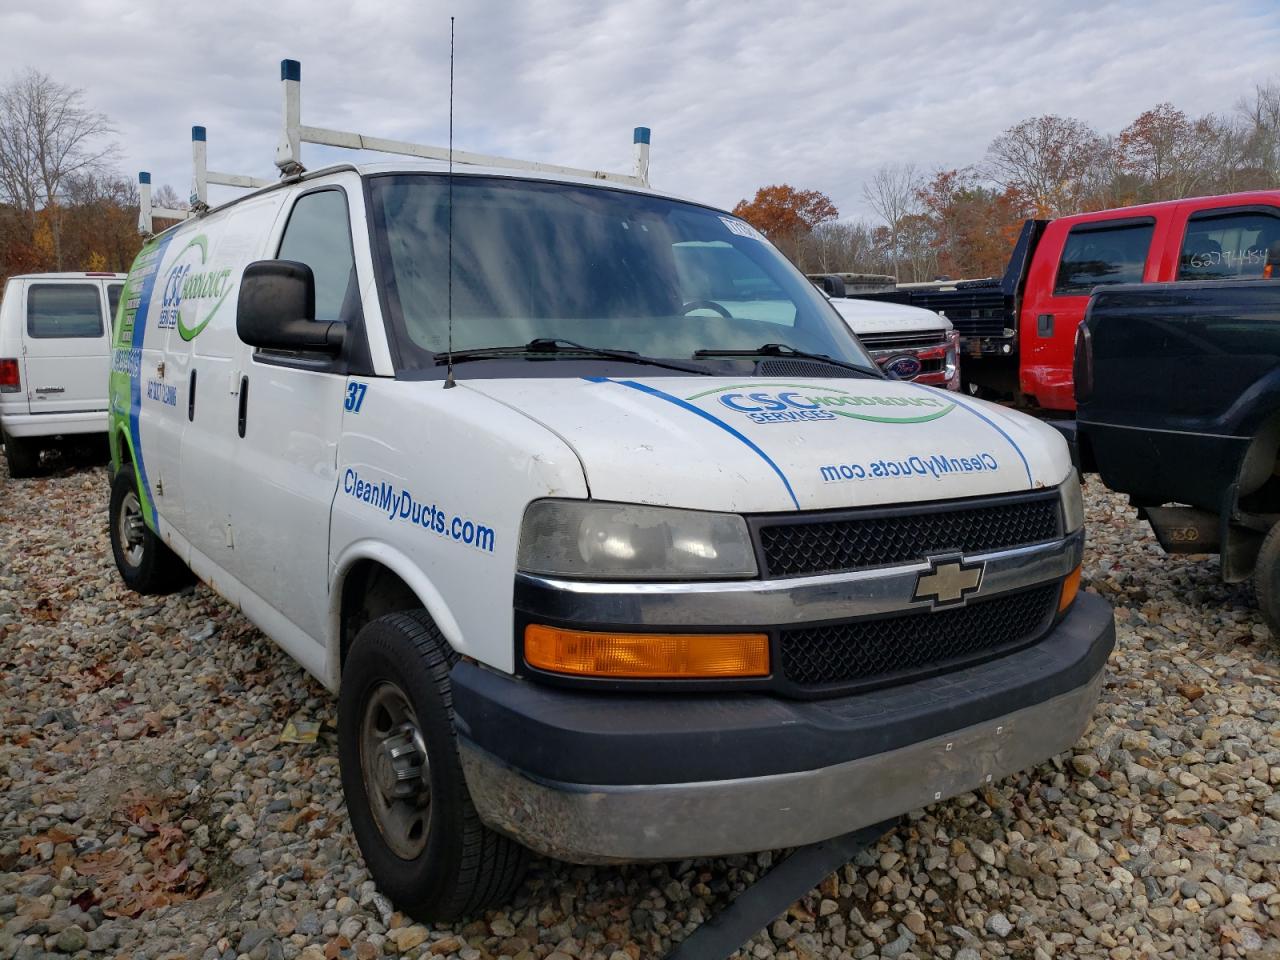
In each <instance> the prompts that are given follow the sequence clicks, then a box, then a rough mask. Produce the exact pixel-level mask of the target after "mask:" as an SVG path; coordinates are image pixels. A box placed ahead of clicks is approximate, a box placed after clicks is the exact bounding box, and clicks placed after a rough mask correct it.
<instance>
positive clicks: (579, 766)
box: [452, 594, 1115, 863]
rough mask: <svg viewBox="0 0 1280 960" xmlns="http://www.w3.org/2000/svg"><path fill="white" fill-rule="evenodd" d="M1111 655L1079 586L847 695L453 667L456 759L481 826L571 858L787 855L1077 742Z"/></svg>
mask: <svg viewBox="0 0 1280 960" xmlns="http://www.w3.org/2000/svg"><path fill="white" fill-rule="evenodd" d="M1114 645H1115V626H1114V622H1113V620H1112V615H1111V608H1110V606H1109V605H1108V604H1107V603H1106V602H1105V601H1104V600H1102V599H1101V598H1099V597H1097V596H1094V595H1091V594H1081V595H1080V597H1079V598H1078V599H1077V600H1076V602H1075V604H1074V605H1073V606H1072V608H1071V610H1070V611H1069V613H1068V614H1067V616H1066V617H1064V618H1063V619H1062V620H1061V621H1060V622H1059V623H1058V625H1057V626H1056V627H1055V628H1054V629H1053V630H1052V631H1050V632H1049V633H1048V634H1047V635H1045V636H1044V637H1043V638H1042V639H1041V640H1039V641H1038V642H1036V643H1035V644H1034V645H1032V646H1030V647H1027V648H1024V649H1022V650H1019V651H1017V652H1015V653H1012V654H1009V655H1007V656H1004V657H1000V658H998V659H995V660H991V661H988V662H986V663H981V664H977V665H974V666H970V667H966V668H963V669H960V670H956V671H953V672H950V673H945V674H941V675H938V676H934V677H928V678H925V679H921V680H918V681H915V682H911V683H905V684H900V685H898V686H893V687H888V688H884V689H879V690H872V691H869V692H864V693H859V694H856V695H853V696H847V697H836V698H831V699H824V700H810V701H798V700H786V699H783V698H781V697H777V696H773V695H769V694H766V693H726V694H711V693H703V694H680V693H672V694H653V693H650V694H633V693H626V694H622V693H618V692H616V691H614V692H602V693H597V692H583V691H580V690H570V689H561V688H556V687H552V686H548V685H545V684H542V683H534V682H529V681H526V680H520V679H516V678H512V677H510V676H506V675H502V674H498V673H495V672H493V671H490V670H486V669H484V668H482V667H480V666H478V665H476V664H474V663H469V662H460V663H459V664H457V665H456V666H455V667H454V669H453V673H452V679H453V702H454V709H455V712H456V723H457V731H458V743H459V750H460V753H461V757H462V766H463V770H464V772H465V775H466V780H467V786H468V789H469V791H470V793H471V797H472V800H473V802H474V803H475V806H476V809H477V811H478V812H479V814H480V817H481V819H483V820H484V822H485V823H487V824H488V825H489V826H490V827H492V828H494V829H496V830H498V831H500V832H502V833H505V834H507V835H509V836H511V837H513V838H515V839H516V840H518V841H520V842H521V843H523V844H525V845H526V846H528V847H530V848H532V849H534V850H537V851H538V852H540V853H543V854H546V855H549V856H552V857H556V858H558V859H562V860H569V861H573V862H580V863H599V862H616V861H636V860H670V859H682V858H686V857H695V856H719V855H727V854H733V853H745V852H750V851H755V850H767V849H776V848H779V847H790V846H798V845H801V844H806V843H812V842H815V841H818V840H823V839H826V838H829V837H833V836H837V835H839V834H842V833H846V832H848V831H850V830H854V829H857V828H859V827H863V826H867V825H870V824H873V823H878V822H880V821H883V820H886V819H889V818H892V817H895V816H899V815H901V814H903V813H906V812H908V811H910V810H914V809H917V808H919V807H923V806H926V805H928V804H930V803H935V802H937V801H940V800H945V799H947V798H948V797H952V796H955V795H957V794H960V793H963V792H965V791H967V790H972V789H974V788H975V787H979V786H981V785H982V784H984V783H990V782H992V781H994V780H998V779H1001V778H1003V777H1005V776H1008V775H1009V774H1012V773H1015V772H1017V771H1019V770H1023V769H1025V768H1027V767H1030V766H1033V765H1035V764H1036V763H1039V762H1041V761H1043V760H1045V759H1047V758H1049V757H1052V756H1053V755H1055V754H1057V753H1060V752H1061V751H1063V750H1066V749H1068V748H1069V747H1070V746H1071V745H1072V744H1074V743H1075V742H1076V740H1077V739H1079V737H1080V735H1081V733H1083V732H1084V729H1085V727H1086V726H1087V725H1088V723H1089V719H1090V717H1091V716H1092V714H1093V710H1094V707H1095V705H1096V704H1097V700H1098V695H1099V691H1100V688H1101V685H1102V679H1103V670H1104V667H1105V664H1106V660H1107V657H1108V656H1109V655H1110V652H1111V649H1112V647H1113V646H1114Z"/></svg>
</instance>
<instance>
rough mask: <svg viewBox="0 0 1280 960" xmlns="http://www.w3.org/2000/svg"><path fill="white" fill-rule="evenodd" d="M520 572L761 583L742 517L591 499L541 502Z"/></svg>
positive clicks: (525, 538) (525, 533) (526, 530)
mask: <svg viewBox="0 0 1280 960" xmlns="http://www.w3.org/2000/svg"><path fill="white" fill-rule="evenodd" d="M519 566H520V570H522V571H523V572H525V573H537V574H545V575H548V576H558V577H591V578H593V579H605V580H689V579H726V578H731V577H754V576H755V575H756V559H755V553H754V552H753V551H752V549H751V537H750V535H749V534H748V533H747V522H746V521H745V520H743V519H742V517H740V516H738V515H737V514H732V513H706V512H704V511H701V510H676V509H673V508H670V507H646V506H640V505H638V504H628V503H599V502H595V501H590V500H539V501H537V502H535V503H533V504H530V506H529V509H528V510H526V511H525V515H524V526H523V528H522V529H521V531H520V556H519Z"/></svg>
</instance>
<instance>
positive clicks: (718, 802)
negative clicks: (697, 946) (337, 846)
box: [459, 670, 1103, 863]
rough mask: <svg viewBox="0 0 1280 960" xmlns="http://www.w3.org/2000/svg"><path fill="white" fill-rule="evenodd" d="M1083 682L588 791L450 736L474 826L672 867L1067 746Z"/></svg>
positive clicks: (798, 840) (822, 825) (901, 807)
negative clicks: (932, 729)
mask: <svg viewBox="0 0 1280 960" xmlns="http://www.w3.org/2000/svg"><path fill="white" fill-rule="evenodd" d="M1102 680H1103V671H1101V670H1100V671H1099V672H1098V673H1097V674H1095V675H1094V676H1093V677H1092V678H1091V679H1090V680H1089V681H1088V682H1087V683H1085V684H1083V685H1082V686H1080V687H1078V688H1076V689H1075V690H1072V691H1070V692H1068V693H1065V694H1062V695H1061V696H1058V697H1055V698H1053V699H1051V700H1048V701H1046V702H1044V703H1040V704H1036V705H1035V706H1031V707H1027V708H1024V709H1022V710H1017V711H1014V712H1012V713H1009V714H1006V715H1005V716H1003V717H998V718H995V719H993V720H990V721H987V722H985V723H980V724H975V725H974V726H971V727H966V728H963V729H961V730H957V731H955V732H954V733H952V734H948V735H946V736H941V737H936V738H934V739H931V740H925V741H922V742H920V743H916V744H911V745H910V746H906V747H902V748H900V749H897V750H892V751H888V752H886V753H880V754H876V755H874V756H870V757H863V758H860V759H857V760H851V761H848V762H845V763H840V764H836V765H834V766H830V767H824V768H822V769H818V770H807V771H802V772H799V773H787V774H778V775H774V776H765V777H753V778H744V779H737V780H716V781H707V782H702V783H676V784H652V785H648V784H645V785H635V786H589V785H580V784H564V783H553V782H547V781H540V780H533V779H531V778H529V777H527V776H526V775H524V774H523V773H521V772H520V771H518V770H514V769H512V768H511V767H509V766H506V765H505V764H503V763H502V762H501V761H499V760H497V759H496V758H494V757H493V756H492V755H491V754H489V753H487V752H485V751H483V750H481V749H480V748H479V747H477V746H476V745H475V744H473V743H471V742H470V741H469V740H467V739H465V738H464V737H462V736H459V749H460V752H461V756H462V768H463V771H464V773H465V775H466V779H467V788H468V789H469V791H470V793H471V799H472V801H473V802H474V803H475V806H476V810H477V811H479V813H480V817H481V819H482V820H483V821H484V822H485V823H486V824H488V825H489V826H490V827H492V828H493V829H495V830H499V831H501V832H502V833H505V834H507V835H508V836H511V837H514V838H515V839H516V840H518V841H519V842H520V843H522V844H524V845H525V846H527V847H530V848H532V849H533V850H536V851H538V852H540V853H543V854H546V855H547V856H551V857H555V858H557V859H561V860H568V861H571V862H577V863H608V862H627V861H637V860H678V859H683V858H686V857H700V856H724V855H728V854H734V853H748V852H751V851H756V850H771V849H777V848H779V847H794V846H800V845H801V844H806V843H813V842H815V841H818V840H824V839H826V838H828V837H833V836H837V835H838V834H841V833H845V832H847V831H849V830H855V829H857V828H859V827H863V826H867V825H869V824H873V823H879V822H880V821H882V820H887V819H889V818H891V817H896V816H899V815H901V814H903V813H905V812H906V811H909V810H915V809H918V808H920V807H924V806H927V805H928V804H931V803H936V802H938V801H940V800H946V799H947V798H949V797H954V796H956V795H958V794H961V793H964V792H966V791H968V790H972V789H975V788H976V787H980V786H982V785H983V784H984V783H991V782H992V781H994V780H999V779H1001V778H1003V777H1006V776H1008V775H1010V774H1012V773H1015V772H1017V771H1019V770H1024V769H1026V768H1027V767H1030V766H1032V765H1034V764H1037V763H1040V762H1041V761H1043V760H1045V759H1046V758H1048V757H1051V756H1054V755H1055V754H1058V753H1060V752H1062V751H1063V750H1066V749H1067V748H1069V747H1070V746H1071V745H1072V744H1074V743H1075V742H1076V741H1077V740H1078V739H1079V738H1080V735H1081V734H1082V733H1083V732H1084V730H1085V727H1087V726H1088V723H1089V719H1090V717H1091V716H1092V714H1093V710H1094V707H1095V705H1096V704H1097V702H1098V694H1099V691H1100V689H1101V686H1102Z"/></svg>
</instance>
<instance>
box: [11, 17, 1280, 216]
mask: <svg viewBox="0 0 1280 960" xmlns="http://www.w3.org/2000/svg"><path fill="white" fill-rule="evenodd" d="M451 13H453V14H455V15H456V16H457V84H456V99H455V137H454V144H455V146H456V147H458V148H459V149H469V150H476V151H482V152H488V153H500V154H504V155H514V156H519V157H522V158H527V159H537V160H545V161H550V162H559V163H568V164H573V165H578V166H590V167H604V168H611V169H618V170H628V169H629V168H630V164H631V130H632V127H634V126H637V125H647V126H650V127H652V129H653V158H652V167H651V174H652V181H653V183H654V185H655V186H657V187H660V188H663V189H668V190H671V191H673V192H676V193H679V194H682V195H686V196H690V197H694V198H696V199H699V200H702V201H706V202H710V203H713V204H716V205H720V206H725V207H731V206H732V205H733V204H734V203H735V202H736V201H738V200H739V199H741V198H743V197H747V196H750V195H751V194H753V193H754V191H755V190H756V188H757V187H760V186H762V185H765V184H769V183H777V182H787V183H791V184H793V185H795V186H798V187H803V188H813V189H818V190H821V191H823V192H825V193H827V194H828V195H829V196H830V197H831V198H832V199H833V200H834V201H835V202H836V204H837V206H838V207H839V208H840V210H841V213H842V215H844V216H859V215H866V214H867V213H868V211H867V210H866V207H865V204H864V202H863V200H862V183H863V181H864V180H865V179H867V178H868V176H869V174H870V173H871V172H872V171H874V169H875V168H876V167H877V166H879V165H881V164H884V163H889V162H898V161H913V162H915V163H916V164H917V165H918V166H919V167H921V168H922V169H924V170H926V171H928V170H933V169H935V168H940V167H953V166H963V165H965V164H969V163H972V162H975V161H977V160H979V159H980V158H981V157H982V155H983V153H984V151H985V149H986V145H987V143H988V142H990V140H991V138H992V137H993V136H995V135H996V134H997V133H999V132H1000V131H1001V130H1003V129H1005V128H1006V127H1008V126H1010V125H1011V124H1013V123H1015V122H1017V121H1018V120H1020V119H1022V118H1024V117H1028V116H1033V115H1037V114H1042V113H1058V114H1065V115H1070V116H1075V117H1079V118H1081V119H1084V120H1087V121H1088V122H1090V123H1092V124H1093V125H1094V126H1095V127H1097V128H1098V129H1100V130H1101V131H1103V132H1117V131H1119V129H1120V128H1122V127H1123V126H1124V125H1125V124H1127V123H1128V122H1129V121H1130V120H1132V119H1133V117H1134V116H1136V115H1137V114H1138V113H1139V112H1141V111H1142V110H1144V109H1146V108H1147V107H1150V106H1153V105H1155V104H1156V103H1159V102H1161V101H1164V100H1168V101H1171V102H1173V103H1174V104H1176V105H1177V106H1179V107H1181V108H1183V109H1184V110H1186V111H1187V112H1188V113H1192V114H1201V113H1206V112H1227V111H1230V110H1231V109H1232V107H1233V106H1234V104H1235V102H1236V100H1237V99H1238V98H1239V97H1240V96H1242V95H1244V94H1247V93H1248V92H1249V91H1250V90H1251V89H1252V87H1253V85H1254V83H1255V82H1258V81H1261V80H1265V79H1268V78H1278V79H1280V3H1277V2H1275V0H1259V2H1238V3H1212V2H1204V0H1200V2H1186V3H1183V2H1158V3H1155V4H1150V3H1142V4H1138V3H1134V2H1132V0H1128V2H1116V3H1102V2H1088V0H1075V2H1068V3H1048V2H1038V3H1010V2H1009V0H960V2H955V0H953V2H949V3H934V2H923V0H904V2H891V0H890V2H883V3H876V4H869V3H847V4H844V5H841V4H839V3H811V2H805V0H780V2H750V0H689V2H676V0H629V2H619V3H612V2H607V0H599V2H589V0H528V2H510V3H497V2H488V0H467V2H458V3H456V4H454V5H452V6H450V5H447V4H442V3H436V2H421V3H418V2H408V0H379V2H367V0H359V2H350V3H345V2H339V0H308V2H305V3H304V2H292V0H258V2H253V3H246V2H243V0H216V2H201V3H189V2H181V0H179V2H172V0H170V2H166V3H157V2H152V0H79V2H75V0H0V65H4V66H0V76H2V75H3V71H4V70H5V67H6V66H7V67H8V68H9V69H10V70H16V69H20V68H21V67H23V66H32V67H36V68H37V69H39V70H42V71H44V72H45V73H48V74H50V75H51V76H53V77H54V78H55V79H57V80H59V81H61V82H63V83H66V84H70V85H73V86H77V87H82V88H84V90H85V93H86V96H87V99H88V101H89V103H90V104H91V105H92V106H93V107H95V108H96V109H99V110H101V111H103V112H105V113H106V114H107V115H108V116H109V117H110V118H111V119H112V121H113V122H114V123H115V125H116V127H117V128H118V131H119V142H120V148H121V154H120V159H119V166H120V168H121V170H123V171H125V172H127V173H129V174H130V175H132V174H133V173H135V172H136V171H137V170H139V169H147V170H150V171H151V172H152V174H153V177H154V182H155V183H157V184H163V183H168V184H172V185H173V186H174V187H176V188H177V189H178V192H179V194H180V195H181V196H184V197H185V196H186V194H187V192H188V190H189V186H190V177H191V173H190V146H189V129H190V127H191V125H192V124H204V125H205V126H207V127H208V128H209V165H210V167H212V168H214V169H218V170H224V171H229V172H235V173H250V174H256V175H259V176H271V175H273V173H274V168H273V167H272V156H273V151H274V147H275V142H276V139H277V136H278V124H279V111H280V105H279V99H280V94H279V89H278V88H279V61H280V59H281V58H283V57H293V58H295V59H298V60H301V61H302V69H303V73H302V77H303V84H302V102H303V105H302V121H303V123H304V124H311V125H315V126H328V127H337V128H340V129H347V130H355V131H356V132H360V133H366V134H371V135H379V136H386V137H392V138H396V139H407V140H417V141H425V142H428V143H440V144H443V143H444V141H445V139H446V131H447V121H448V100H447V93H448V78H449V62H448V54H449V40H448V33H449V15H450V14H451ZM332 156H333V154H332V153H328V152H326V151H322V150H320V149H319V148H316V147H312V146H304V147H303V161H304V163H307V164H308V165H309V166H312V167H315V166H318V165H320V164H321V163H322V162H323V161H324V160H326V159H330V158H332ZM215 199H216V194H215Z"/></svg>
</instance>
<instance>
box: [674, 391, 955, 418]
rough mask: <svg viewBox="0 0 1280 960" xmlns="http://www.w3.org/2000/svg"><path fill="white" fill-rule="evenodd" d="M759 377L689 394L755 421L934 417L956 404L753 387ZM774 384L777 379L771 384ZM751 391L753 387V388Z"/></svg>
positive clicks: (922, 398)
mask: <svg viewBox="0 0 1280 960" xmlns="http://www.w3.org/2000/svg"><path fill="white" fill-rule="evenodd" d="M759 385H760V384H759V383H754V384H736V385H733V386H728V387H717V388H715V389H714V390H704V391H703V392H702V393H695V394H694V395H693V396H691V397H689V398H688V399H689V400H701V399H702V398H704V397H709V396H715V395H717V394H718V396H716V400H717V402H718V403H719V404H720V405H721V406H722V407H726V408H728V409H729V410H732V411H733V412H735V413H737V414H740V415H742V416H745V417H746V418H747V419H749V420H751V421H753V422H755V423H795V422H797V421H812V420H835V419H836V418H837V417H844V418H846V419H849V420H867V421H870V422H872V423H928V422H930V421H931V420H937V419H939V418H941V417H945V416H946V415H947V414H949V413H950V412H951V411H952V410H954V409H955V408H956V405H955V404H954V403H953V402H951V401H949V400H943V399H941V398H939V397H932V396H926V395H924V394H921V395H920V396H897V395H886V394H865V393H854V392H853V391H851V390H842V389H841V388H839V387H833V386H830V385H824V386H814V385H812V384H802V383H785V384H780V386H784V387H795V388H797V389H794V390H752V389H751V388H752V387H758V386H759ZM770 386H773V384H770ZM748 391H750V392H748Z"/></svg>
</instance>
